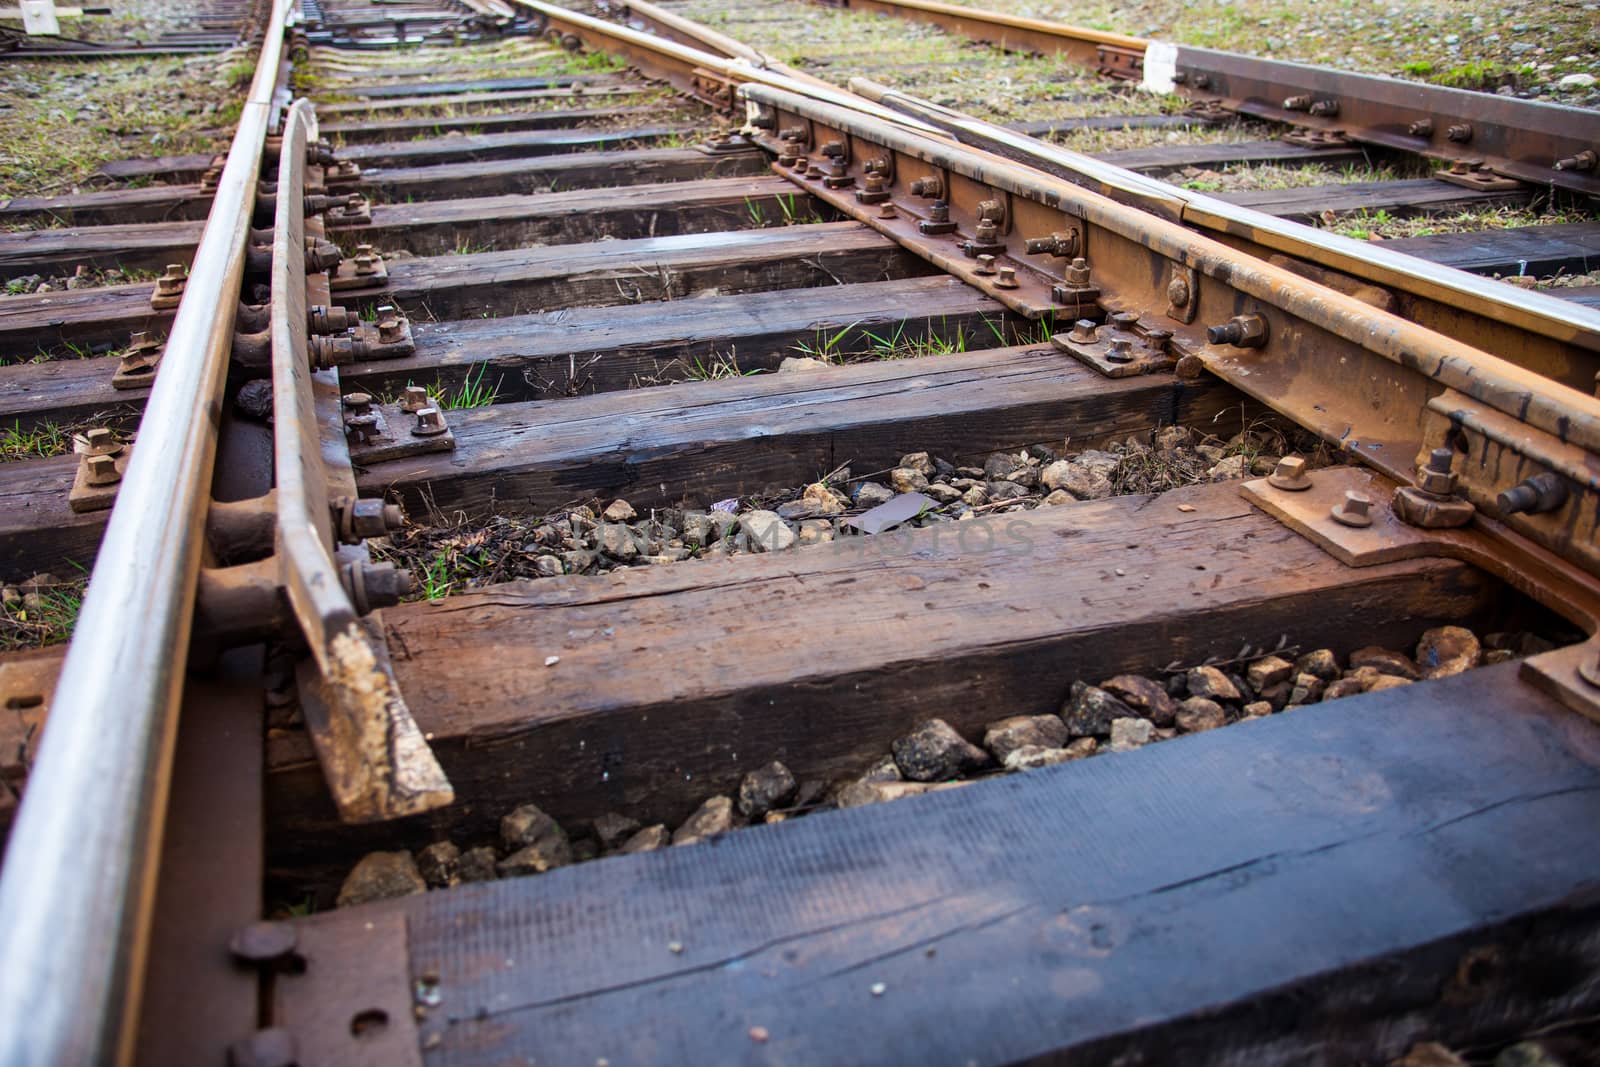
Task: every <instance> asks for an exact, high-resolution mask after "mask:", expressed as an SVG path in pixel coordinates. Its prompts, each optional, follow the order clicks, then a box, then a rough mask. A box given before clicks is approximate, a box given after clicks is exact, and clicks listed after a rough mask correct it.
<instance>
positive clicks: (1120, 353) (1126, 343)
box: [1106, 337, 1133, 363]
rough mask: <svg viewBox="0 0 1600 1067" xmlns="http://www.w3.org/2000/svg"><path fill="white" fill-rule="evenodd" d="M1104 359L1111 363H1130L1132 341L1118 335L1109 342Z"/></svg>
mask: <svg viewBox="0 0 1600 1067" xmlns="http://www.w3.org/2000/svg"><path fill="white" fill-rule="evenodd" d="M1106 360H1107V361H1108V362H1111V363H1132V362H1133V342H1132V341H1130V340H1128V339H1127V338H1126V337H1119V338H1117V339H1116V340H1115V341H1112V342H1111V345H1110V347H1109V348H1107V349H1106Z"/></svg>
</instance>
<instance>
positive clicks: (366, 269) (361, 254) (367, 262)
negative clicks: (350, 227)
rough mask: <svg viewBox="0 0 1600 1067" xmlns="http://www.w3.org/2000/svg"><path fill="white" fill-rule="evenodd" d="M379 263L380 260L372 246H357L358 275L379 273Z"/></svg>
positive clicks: (356, 262)
mask: <svg viewBox="0 0 1600 1067" xmlns="http://www.w3.org/2000/svg"><path fill="white" fill-rule="evenodd" d="M379 262H380V260H379V259H378V256H377V254H376V253H375V252H374V251H373V249H372V246H371V245H356V255H355V264H356V273H357V274H376V273H378V263H379Z"/></svg>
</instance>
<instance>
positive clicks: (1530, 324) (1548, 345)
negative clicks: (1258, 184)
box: [625, 0, 1600, 392]
mask: <svg viewBox="0 0 1600 1067" xmlns="http://www.w3.org/2000/svg"><path fill="white" fill-rule="evenodd" d="M934 6H935V7H940V6H946V5H934ZM625 10H626V11H628V12H630V13H631V14H633V15H636V16H638V17H639V18H640V19H642V20H643V21H644V22H645V23H646V24H647V25H649V26H651V27H652V28H655V29H657V30H658V31H659V30H663V29H665V30H666V31H668V33H669V36H671V37H672V39H673V40H683V41H692V42H693V43H694V44H695V46H696V47H698V48H702V49H705V50H706V51H707V52H712V53H715V54H716V55H718V56H721V57H730V56H734V55H738V56H740V57H747V56H748V54H749V53H750V51H751V50H750V49H748V48H746V47H745V46H743V45H742V44H740V43H739V42H737V41H732V40H731V39H730V38H728V37H726V35H723V34H719V33H716V32H715V31H712V30H709V29H707V28H706V27H703V26H700V25H698V24H696V23H693V22H691V21H690V20H687V19H683V18H681V17H679V16H676V15H672V14H670V13H667V12H664V11H662V10H661V9H660V8H658V7H656V6H655V5H653V4H650V3H648V0H635V2H634V3H632V4H629V5H626V8H625ZM958 10H961V11H967V10H969V9H965V8H962V9H958ZM997 17H1000V18H1002V19H1004V18H1007V17H1006V16H997ZM1022 21H1024V22H1031V21H1034V20H1022ZM1059 28H1060V29H1061V30H1062V32H1063V33H1064V34H1066V35H1068V36H1070V35H1071V34H1074V33H1077V32H1078V31H1077V30H1076V28H1073V27H1059ZM1083 32H1085V33H1090V34H1091V35H1092V31H1083ZM638 44H639V46H640V47H643V48H646V49H647V50H648V47H649V46H648V41H645V42H638ZM756 55H757V56H758V57H759V62H758V63H757V66H759V67H761V68H763V69H764V70H765V71H766V72H767V73H768V74H769V75H787V76H791V77H793V76H798V77H801V78H804V79H806V80H808V81H809V82H811V83H816V84H825V83H817V81H816V79H814V78H809V76H806V75H803V74H800V73H799V72H796V71H794V70H792V69H791V68H788V67H785V66H783V65H782V64H779V63H776V62H775V61H773V60H771V59H770V57H766V56H761V55H760V54H759V53H756ZM737 73H738V72H737V70H733V69H729V70H726V71H724V74H725V75H727V76H730V77H731V76H733V75H735V74H737ZM765 80H766V83H767V84H774V85H779V86H780V87H782V86H781V83H780V82H777V81H775V80H773V79H772V78H771V77H768V78H767V79H765ZM849 88H850V90H851V92H852V94H856V95H859V96H861V97H865V98H866V99H867V100H870V101H872V102H873V103H875V104H880V105H883V106H884V107H885V108H887V109H889V110H891V111H893V112H897V113H899V114H901V115H904V116H906V117H908V118H910V119H912V120H915V122H916V123H918V124H920V125H921V126H923V127H924V128H936V129H939V130H941V131H944V132H945V133H948V134H950V135H952V136H954V137H956V138H957V139H958V140H960V141H961V142H962V143H966V144H972V145H974V146H975V147H979V148H982V149H984V150H985V151H988V152H993V153H995V154H998V155H1000V156H1003V157H1004V158H1007V159H1011V160H1014V161H1016V162H1020V163H1023V164H1025V165H1028V166H1031V167H1036V168H1040V169H1043V170H1045V171H1047V172H1048V173H1051V174H1053V175H1055V176H1057V177H1062V178H1066V179H1067V180H1069V181H1072V182H1074V183H1076V184H1079V185H1083V186H1085V187H1086V188H1089V189H1093V190H1095V191H1097V192H1099V193H1101V194H1102V195H1105V196H1109V197H1111V198H1112V199H1114V200H1117V201H1119V202H1122V203H1126V204H1130V205H1133V206H1137V207H1140V208H1142V209H1143V210H1145V211H1149V212H1151V213H1153V214H1155V215H1157V216H1159V217H1162V218H1169V219H1181V220H1182V221H1184V222H1185V223H1188V224H1190V225H1193V226H1197V227H1200V228H1202V229H1206V230H1210V231H1212V232H1215V233H1217V234H1219V235H1222V236H1224V237H1225V238H1227V239H1228V240H1230V241H1234V242H1237V243H1238V244H1239V245H1240V247H1241V250H1242V251H1245V252H1247V253H1249V254H1252V255H1257V256H1263V257H1265V256H1271V255H1273V254H1274V253H1282V254H1285V255H1288V256H1291V257H1294V258H1296V259H1298V260H1302V261H1306V262H1307V263H1312V264H1315V265H1316V267H1315V269H1316V270H1318V271H1327V270H1333V271H1337V272H1340V273H1342V274H1347V275H1349V277H1350V278H1351V279H1354V280H1358V281H1359V282H1367V283H1372V284H1375V285H1378V286H1381V287H1383V288H1384V289H1385V290H1388V291H1390V293H1389V295H1390V297H1391V298H1393V299H1394V302H1395V303H1396V304H1397V305H1398V309H1399V310H1400V311H1401V313H1402V314H1403V316H1404V317H1406V318H1409V319H1411V320H1413V321H1415V322H1417V323H1418V324H1419V325H1422V326H1425V327H1427V328H1429V329H1431V330H1436V331H1438V332H1440V333H1443V334H1445V335H1447V336H1450V337H1454V338H1456V339H1457V340H1460V341H1463V342H1465V343H1467V344H1470V345H1472V346H1474V347H1476V348H1482V349H1484V350H1486V351H1491V352H1494V353H1496V354H1497V355H1500V356H1502V357H1504V358H1506V359H1509V360H1510V361H1511V362H1513V363H1516V364H1518V365H1519V366H1523V367H1527V368H1528V369H1530V370H1534V371H1536V372H1538V373H1540V374H1543V375H1544V376H1546V377H1548V378H1551V379H1553V380H1555V381H1558V382H1561V383H1563V384H1566V385H1569V386H1572V387H1573V388H1575V389H1579V390H1580V391H1583V392H1593V391H1594V389H1595V381H1596V374H1597V372H1600V312H1596V311H1595V310H1594V309H1591V308H1587V307H1584V306H1581V305H1578V304H1574V303H1573V302H1571V301H1565V300H1559V299H1556V298H1554V297H1551V296H1548V295H1546V294H1543V293H1537V292H1529V291H1527V290H1523V289H1516V288H1513V287H1510V286H1506V285H1503V284H1497V283H1493V282H1489V281H1486V280H1485V279H1483V278H1480V277H1477V276H1474V275H1469V274H1465V273H1464V272H1462V271H1458V270H1454V269H1451V268H1449V267H1442V266H1438V265H1436V264H1432V263H1428V262H1426V261H1423V260H1419V259H1417V258H1415V257H1413V256H1407V255H1403V254H1400V253H1395V252H1392V251H1389V250H1387V249H1384V248H1382V247H1381V246H1374V245H1373V244H1372V243H1371V242H1366V241H1355V240H1352V239H1350V238H1346V237H1343V236H1340V235H1338V234H1332V233H1327V232H1325V231H1322V230H1317V229H1314V228H1311V227H1308V226H1304V225H1301V224H1299V223H1295V222H1290V221H1288V220H1285V219H1279V218H1276V217H1274V216H1271V215H1268V214H1265V213H1264V212H1260V211H1255V210H1252V209H1250V208H1246V207H1240V206H1237V205H1234V204H1230V203H1228V202H1227V201H1224V200H1219V199H1217V198H1215V197H1210V196H1206V195H1205V194H1203V193H1197V192H1193V191H1190V190H1186V189H1182V188H1179V187H1177V186H1174V185H1171V184H1169V183H1167V182H1162V181H1159V180H1156V179H1153V178H1147V177H1145V176H1143V175H1140V174H1136V173H1134V172H1132V171H1128V170H1125V169H1123V168H1121V167H1117V166H1114V165H1112V164H1107V163H1103V162H1101V161H1099V160H1096V159H1094V158H1093V157H1092V156H1087V155H1083V154H1081V153H1078V152H1073V151H1071V150H1069V149H1065V148H1061V147H1059V146H1056V145H1052V144H1049V143H1048V142H1044V141H1040V140H1038V139H1037V138H1033V137H1029V136H1026V135H1023V134H1018V133H1016V132H1014V131H1011V130H1007V129H1005V128H1004V127H1001V126H997V125H995V124H993V123H989V122H984V121H983V120H980V119H975V118H973V117H971V116H969V115H965V114H963V113H961V112H958V111H954V110H952V109H949V108H945V107H942V106H940V105H937V104H933V103H931V102H929V101H926V100H922V99H919V98H917V97H915V96H912V95H910V94H908V93H904V92H902V91H900V90H893V89H889V88H887V87H885V86H881V85H878V84H876V83H874V82H872V81H870V80H868V79H862V78H855V79H851V81H850V84H849ZM1468 95H1482V94H1468ZM1495 99H1499V98H1495ZM835 102H839V101H838V100H837V98H835ZM845 103H846V105H847V106H853V107H859V104H857V103H855V102H854V101H846V102H845ZM1556 110H1573V109H1556ZM1590 121H1592V119H1591V120H1590ZM1290 269H1297V268H1296V267H1294V266H1291V268H1290ZM1330 280H1331V279H1330Z"/></svg>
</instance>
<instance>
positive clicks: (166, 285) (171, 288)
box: [156, 263, 189, 296]
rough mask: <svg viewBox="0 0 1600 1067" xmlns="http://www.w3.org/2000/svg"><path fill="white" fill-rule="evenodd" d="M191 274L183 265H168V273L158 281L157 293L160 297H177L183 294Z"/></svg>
mask: <svg viewBox="0 0 1600 1067" xmlns="http://www.w3.org/2000/svg"><path fill="white" fill-rule="evenodd" d="M188 280H189V272H188V270H187V269H185V267H184V265H183V264H182V263H168V264H167V271H166V273H165V274H163V275H162V276H161V277H159V278H157V279H156V293H157V294H158V295H160V296H177V295H178V294H179V293H181V292H183V287H184V284H185V283H186V282H187V281H188Z"/></svg>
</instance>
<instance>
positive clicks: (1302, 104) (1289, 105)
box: [1283, 96, 1311, 111]
mask: <svg viewBox="0 0 1600 1067" xmlns="http://www.w3.org/2000/svg"><path fill="white" fill-rule="evenodd" d="M1310 107H1311V98H1310V97H1309V96H1286V97H1284V98H1283V110H1285V111H1306V110H1309V109H1310Z"/></svg>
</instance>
